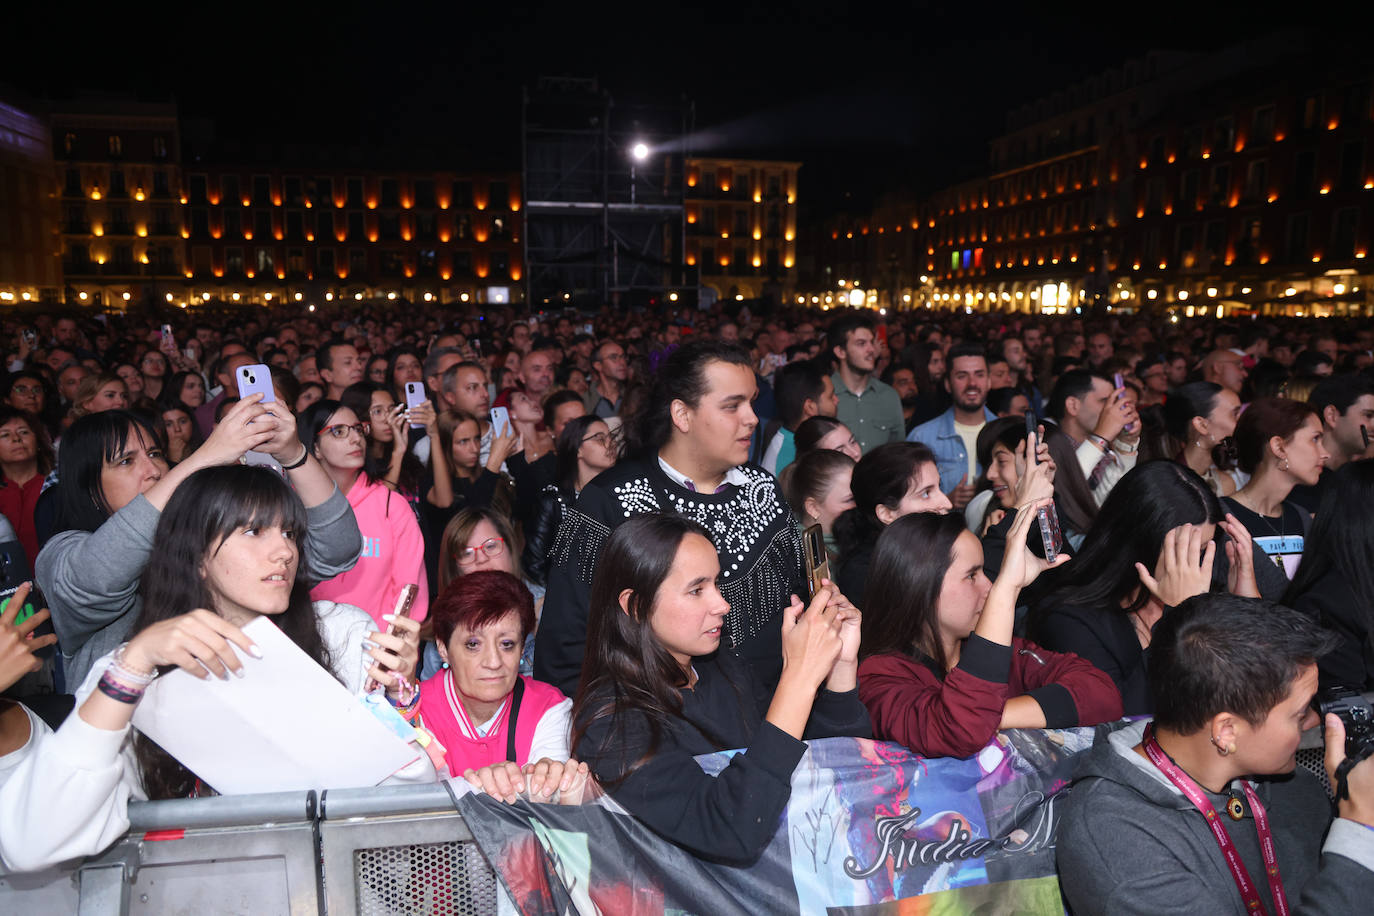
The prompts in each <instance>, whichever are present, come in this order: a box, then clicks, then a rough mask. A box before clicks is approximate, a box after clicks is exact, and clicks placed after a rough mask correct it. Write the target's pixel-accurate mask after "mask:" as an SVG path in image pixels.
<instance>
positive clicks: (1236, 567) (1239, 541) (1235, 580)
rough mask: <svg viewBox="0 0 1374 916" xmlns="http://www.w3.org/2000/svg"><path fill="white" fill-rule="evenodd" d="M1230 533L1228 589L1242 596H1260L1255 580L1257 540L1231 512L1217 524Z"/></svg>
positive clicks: (1227, 556) (1228, 544)
mask: <svg viewBox="0 0 1374 916" xmlns="http://www.w3.org/2000/svg"><path fill="white" fill-rule="evenodd" d="M1217 527H1218V528H1220V529H1221V530H1222V531H1225V532H1226V534H1227V535H1228V540H1227V541H1226V559H1227V560H1228V561H1229V564H1228V566H1227V570H1226V590H1227V591H1228V592H1230V593H1231V594H1233V595H1239V596H1240V597H1242V598H1258V597H1260V590H1259V583H1258V582H1257V581H1256V580H1255V542H1254V539H1252V538H1251V537H1250V531H1249V529H1247V528H1246V527H1245V526H1244V525H1242V524H1241V523H1240V521H1239V520H1238V519H1237V518H1236V517H1235V516H1234V515H1232V514H1231V513H1229V512H1228V513H1226V518H1224V519H1223V520H1222V521H1221V522H1219V523H1218V524H1217Z"/></svg>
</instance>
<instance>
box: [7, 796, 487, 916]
mask: <svg viewBox="0 0 1374 916" xmlns="http://www.w3.org/2000/svg"><path fill="white" fill-rule="evenodd" d="M129 819H130V829H129V832H128V833H127V834H125V836H124V837H123V838H122V839H120V840H119V842H117V843H115V845H114V846H112V847H111V848H110V849H108V850H106V851H105V852H104V853H102V854H101V855H99V856H94V857H92V858H90V859H87V860H85V861H83V862H78V863H69V864H67V865H65V866H63V867H59V868H53V869H48V870H46V871H43V872H39V873H35V874H7V873H5V872H3V871H0V913H16V914H18V913H42V914H50V913H51V914H59V913H75V914H78V916H126V914H166V913H188V914H190V913H194V914H197V916H199V914H218V913H224V914H229V913H284V914H285V913H289V914H291V916H320V914H352V913H358V914H374V913H375V914H388V916H390V914H415V916H420V914H426V916H427V914H453V916H488V914H492V913H496V912H497V909H498V904H497V895H498V891H497V887H498V882H497V880H496V875H495V873H494V872H492V870H491V868H490V867H489V866H488V865H487V863H486V860H485V859H484V858H483V857H482V854H481V852H480V851H479V850H478V848H477V846H476V844H475V843H473V842H472V833H471V832H470V831H469V830H468V828H467V825H466V824H465V823H464V821H463V818H462V816H461V815H460V814H458V812H457V811H456V810H454V801H453V797H452V796H451V795H450V794H449V792H448V790H447V789H446V788H445V787H444V786H443V785H442V784H432V785H426V786H387V787H384V788H374V789H343V790H338V789H336V790H330V791H327V792H324V793H322V794H317V793H316V792H313V791H312V792H305V793H301V792H288V793H280V794H270V795H248V796H232V797H229V796H226V797H218V798H203V799H175V800H170V801H159V802H133V803H131V804H130V805H129Z"/></svg>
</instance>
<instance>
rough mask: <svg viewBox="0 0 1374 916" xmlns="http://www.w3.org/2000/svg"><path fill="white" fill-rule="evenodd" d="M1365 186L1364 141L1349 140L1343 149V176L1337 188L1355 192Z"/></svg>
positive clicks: (1341, 175)
mask: <svg viewBox="0 0 1374 916" xmlns="http://www.w3.org/2000/svg"><path fill="white" fill-rule="evenodd" d="M1363 184H1364V141H1363V140H1348V141H1346V143H1345V144H1344V145H1343V146H1342V147H1341V174H1340V180H1339V182H1338V184H1337V185H1336V186H1337V187H1339V188H1341V189H1343V190H1346V191H1353V190H1355V189H1356V188H1359V187H1361V186H1362V185H1363Z"/></svg>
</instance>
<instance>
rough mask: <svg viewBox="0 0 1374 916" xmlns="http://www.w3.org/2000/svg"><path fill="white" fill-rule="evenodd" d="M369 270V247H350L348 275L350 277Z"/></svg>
mask: <svg viewBox="0 0 1374 916" xmlns="http://www.w3.org/2000/svg"><path fill="white" fill-rule="evenodd" d="M366 272H367V249H366V248H350V249H348V275H349V276H350V277H353V276H357V275H358V274H362V273H366Z"/></svg>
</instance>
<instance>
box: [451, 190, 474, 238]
mask: <svg viewBox="0 0 1374 916" xmlns="http://www.w3.org/2000/svg"><path fill="white" fill-rule="evenodd" d="M453 206H455V207H457V208H458V209H460V210H469V209H471V208H472V182H470V181H455V182H454V183H453ZM460 237H461V236H460Z"/></svg>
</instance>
